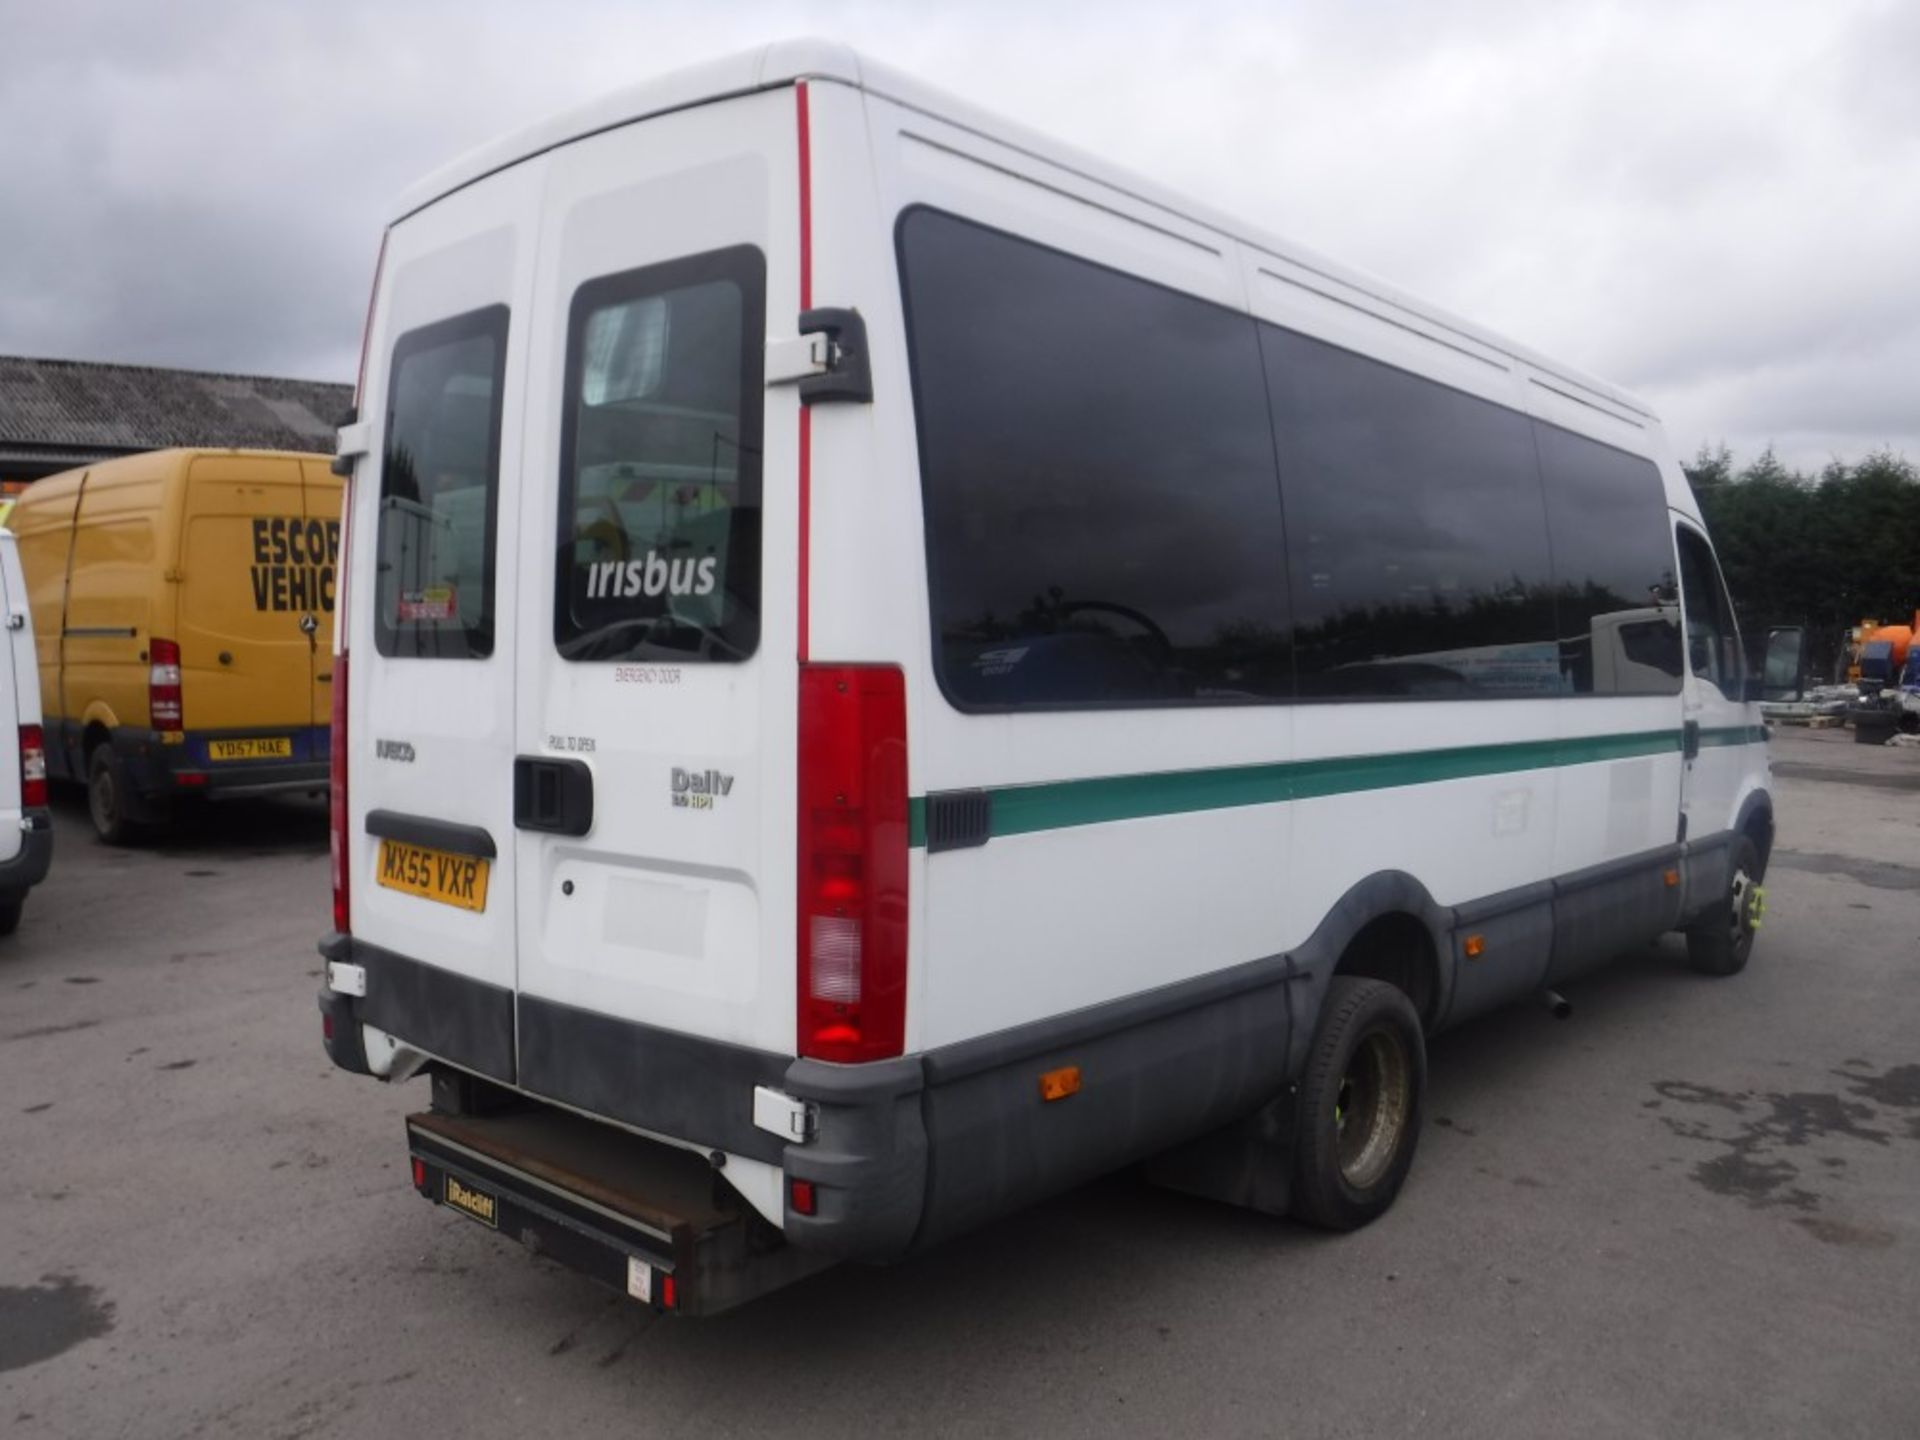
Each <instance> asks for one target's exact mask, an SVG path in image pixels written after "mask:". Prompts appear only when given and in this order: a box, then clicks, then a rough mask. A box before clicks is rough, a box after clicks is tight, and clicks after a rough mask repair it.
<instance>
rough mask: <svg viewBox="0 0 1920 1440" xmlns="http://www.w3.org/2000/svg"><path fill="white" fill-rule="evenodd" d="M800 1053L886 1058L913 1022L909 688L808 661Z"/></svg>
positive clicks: (803, 701) (874, 670) (892, 673)
mask: <svg viewBox="0 0 1920 1440" xmlns="http://www.w3.org/2000/svg"><path fill="white" fill-rule="evenodd" d="M799 858H800V864H799V872H798V873H799V883H800V904H799V911H800V915H799V919H800V926H799V936H798V941H799V946H798V958H799V975H798V979H799V1001H800V1004H799V1020H800V1029H799V1036H798V1042H799V1043H798V1047H797V1048H798V1049H799V1052H800V1054H802V1055H805V1056H808V1057H810V1058H812V1059H815V1060H833V1061H840V1062H852V1061H862V1060H884V1059H886V1058H888V1057H889V1056H893V1055H898V1054H900V1053H901V1052H902V1051H903V1050H904V1049H905V1048H906V1032H907V690H906V677H905V676H904V675H903V674H902V673H901V671H900V670H898V669H897V668H895V667H892V666H881V665H802V666H801V667H800V856H799Z"/></svg>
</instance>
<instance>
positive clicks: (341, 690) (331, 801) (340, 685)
mask: <svg viewBox="0 0 1920 1440" xmlns="http://www.w3.org/2000/svg"><path fill="white" fill-rule="evenodd" d="M344 558H345V557H344V556H343V557H342V565H341V569H342V571H343V572H344V571H345V568H346V567H345V563H344ZM327 849H328V852H329V853H330V855H331V857H332V862H333V928H334V929H335V930H337V931H339V932H340V933H341V934H342V935H345V934H348V933H349V932H350V931H351V930H352V929H353V926H352V924H351V923H350V922H351V920H352V918H353V917H352V907H351V906H350V905H349V903H348V901H349V898H350V897H349V895H348V893H347V891H348V885H347V656H346V652H345V651H344V650H343V651H341V652H340V654H338V655H336V656H334V657H333V714H332V716H331V718H330V721H329V724H328V726H327Z"/></svg>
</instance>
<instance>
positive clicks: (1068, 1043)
mask: <svg viewBox="0 0 1920 1440" xmlns="http://www.w3.org/2000/svg"><path fill="white" fill-rule="evenodd" d="M336 467H337V468H338V469H339V470H340V471H341V472H342V473H343V474H346V475H348V476H349V477H350V484H349V490H350V498H349V501H348V503H347V507H346V514H347V521H346V525H347V532H348V541H347V545H346V559H345V570H344V576H343V581H344V583H343V597H342V600H341V605H342V610H341V618H340V622H339V627H338V641H337V648H338V652H339V653H338V657H337V661H336V663H335V665H334V667H333V674H334V677H335V678H334V683H333V691H332V694H333V703H334V707H335V708H334V715H333V724H332V731H331V743H332V747H333V862H334V933H333V934H331V935H330V936H329V937H328V938H327V939H326V940H325V941H324V943H323V947H322V948H323V953H324V954H325V956H326V959H327V961H328V964H327V968H326V982H325V986H324V988H323V990H322V992H321V996H320V1006H321V1010H322V1014H323V1029H324V1032H325V1036H326V1044H327V1049H328V1053H329V1054H330V1055H331V1057H332V1058H333V1060H334V1061H335V1063H336V1064H338V1065H340V1066H341V1067H343V1068H345V1069H348V1070H351V1071H355V1072H360V1073H366V1074H371V1075H374V1076H377V1077H380V1078H381V1079H384V1080H388V1081H399V1080H404V1079H406V1078H408V1077H411V1076H416V1075H419V1074H421V1073H423V1072H424V1073H427V1074H430V1075H431V1077H432V1085H431V1088H432V1104H431V1107H430V1108H429V1109H427V1110H424V1111H422V1112H420V1113H419V1114H416V1115H413V1116H411V1117H410V1118H409V1120H408V1127H407V1128H408V1143H409V1146H410V1151H411V1159H412V1165H413V1179H414V1183H415V1185H416V1187H417V1188H418V1189H419V1190H420V1191H421V1192H422V1193H423V1194H424V1195H426V1196H427V1197H428V1198H429V1199H431V1200H432V1201H434V1202H435V1203H436V1204H440V1205H445V1206H450V1207H452V1208H455V1209H457V1210H459V1211H460V1212H461V1213H463V1214H465V1215H467V1216H469V1217H471V1218H472V1219H474V1220H475V1221H476V1222H478V1223H480V1224H483V1225H486V1226H490V1227H493V1228H496V1229H498V1230H500V1231H503V1232H505V1233H507V1234H509V1235H512V1236H515V1237H516V1238H519V1239H521V1240H523V1241H525V1242H527V1243H528V1244H531V1245H534V1246H537V1247H539V1248H540V1249H542V1250H544V1251H545V1252H547V1253H550V1254H552V1255H555V1256H557V1257H559V1258H561V1259H562V1260H564V1261H566V1262H567V1263H570V1264H572V1265H575V1266H578V1267H579V1268H581V1269H582V1270H585V1271H586V1272H588V1273H589V1274H592V1275H594V1276H596V1277H597V1278H599V1279H601V1280H604V1281H605V1282H607V1283H608V1284H611V1285H614V1286H617V1287H619V1288H620V1289H622V1290H624V1291H626V1292H627V1293H630V1294H632V1295H634V1296H636V1297H639V1298H641V1299H643V1300H645V1301H646V1302H648V1303H650V1304H652V1305H654V1306H656V1307H659V1308H661V1309H665V1310H672V1311H677V1312H681V1313H686V1314H701V1313H712V1312H714V1311H717V1310H721V1309H724V1308H726V1307H728V1306H730V1305H734V1304H737V1303H739V1302H740V1301H742V1300H744V1299H747V1298H749V1297H750V1296H752V1295H754V1294H756V1293H759V1292H761V1291H764V1290H766V1289H768V1288H770V1287H771V1286H774V1285H778V1284H781V1283H784V1282H785V1281H787V1280H790V1279H793V1278H795V1277H796V1276H799V1275H802V1274H805V1273H807V1272H808V1271H810V1270H813V1269H816V1268H818V1267H820V1266H822V1265H824V1264H826V1263H828V1262H829V1261H831V1260H834V1259H843V1258H852V1259H859V1260H865V1261H892V1260H897V1259H900V1258H902V1257H905V1256H908V1255H911V1254H913V1253H915V1252H917V1251H920V1250H923V1249H925V1248H926V1247H927V1246H930V1245H933V1244H935V1243H937V1242H939V1241H941V1240H943V1239H945V1238H947V1237H949V1236H953V1235H955V1234H958V1233H960V1232H962V1231H964V1230H966V1229H968V1228H970V1227H972V1226H976V1225H979V1224H981V1223H982V1222H984V1221H987V1220H989V1219H992V1218H993V1217H995V1216H998V1215H1002V1214H1005V1213H1006V1212H1008V1211H1009V1210H1010V1209H1012V1208H1014V1207H1017V1206H1020V1205H1024V1204H1026V1203H1028V1202H1030V1201H1033V1200H1035V1199H1037V1198H1039V1197H1041V1196H1044V1195H1047V1194H1049V1193H1053V1192H1057V1191H1059V1190H1062V1189H1064V1188H1066V1187H1069V1186H1072V1185H1075V1184H1077V1183H1079V1182H1081V1181H1084V1180H1086V1179H1087V1178H1089V1177H1091V1176H1095V1175H1098V1174H1101V1173H1103V1172H1107V1171H1111V1170H1114V1169H1116V1168H1118V1167H1122V1166H1126V1165H1130V1164H1134V1163H1136V1162H1150V1168H1151V1173H1153V1174H1154V1175H1156V1176H1158V1177H1159V1178H1161V1179H1163V1180H1165V1181H1166V1182H1168V1183H1171V1184H1173V1185H1176V1186H1180V1187H1183V1188H1185V1189H1188V1190H1191V1191H1195V1192H1198V1193H1201V1194H1207V1195H1214V1196H1218V1197H1220V1198H1221V1199H1225V1200H1229V1201H1233V1202H1236V1203H1240V1204H1243V1205H1248V1206H1252V1207H1254V1208H1257V1209H1260V1210H1263V1211H1268V1212H1272V1213H1276V1214H1291V1215H1294V1216H1297V1217H1299V1218H1301V1219H1304V1220H1306V1221H1308V1222H1310V1223H1313V1224H1315V1225H1319V1226H1324V1227H1331V1228H1335V1229H1351V1228H1353V1227H1356V1226H1359V1225H1362V1224H1364V1223H1366V1222H1367V1221H1368V1220H1370V1219H1372V1218H1373V1217H1375V1216H1377V1215H1379V1214H1380V1213H1381V1212H1382V1211H1383V1210H1384V1209H1385V1208H1386V1207H1387V1206H1388V1205H1389V1204H1390V1203H1391V1202H1392V1201H1393V1198H1394V1196H1395V1194H1396V1193H1397V1191H1398V1190H1399V1188H1400V1186H1401V1184H1402V1181H1403V1180H1404V1179H1405V1177H1406V1175H1407V1171H1408V1167H1409V1165H1410V1164H1411V1163H1412V1160H1413V1157H1414V1149H1415V1143H1416V1141H1417V1139H1418V1136H1419V1133H1420V1127H1421V1122H1422V1116H1423V1095H1424V1089H1425V1079H1426V1061H1425V1053H1426V1052H1425V1040H1426V1037H1427V1036H1430V1035H1432V1034H1433V1033H1435V1032H1436V1031H1438V1030H1440V1029H1442V1028H1443V1027H1446V1026H1450V1025H1455V1024H1458V1023H1460V1022H1461V1021H1463V1020H1466V1019H1468V1018H1470V1017H1472V1016H1474V1015H1477V1014H1480V1013H1482V1012H1484V1011H1486V1010H1487V1009H1489V1008H1490V1007H1492V1006H1496V1005H1500V1004H1502V1003H1505V1002H1507V1001H1511V1000H1515V999H1519V998H1523V997H1527V996H1531V995H1537V994H1542V993H1546V992H1549V991H1550V990H1552V989H1553V988H1554V987H1558V986H1561V985H1562V984H1564V983H1565V982H1567V981H1569V980H1571V979H1572V978H1573V977H1575V976H1577V975H1578V974H1580V973H1581V972H1582V971H1584V970H1586V969H1588V968H1589V967H1591V966H1594V965H1596V964H1598V963H1600V962H1602V961H1604V960H1606V959H1608V958H1609V957H1611V956H1613V955H1616V954H1618V953H1620V952H1621V951H1623V950H1627V949H1630V948H1632V947H1635V946H1640V945H1644V944H1646V943H1647V942H1649V941H1652V940H1653V939H1654V938H1655V937H1657V936H1660V935H1661V934H1663V933H1665V932H1668V931H1673V930H1681V931H1684V932H1685V933H1686V935H1687V943H1688V946H1689V949H1690V951H1691V954H1692V956H1693V958H1694V960H1695V962H1696V964H1697V965H1698V966H1699V967H1700V968H1702V969H1705V970H1708V971H1711V972H1713V973H1716V974H1728V973H1731V972H1734V971H1737V970H1739V969H1740V968H1741V967H1742V966H1743V965H1744V963H1745V962H1746V959H1747V956H1748V951H1749V949H1750V947H1751V945H1752V941H1753V931H1754V926H1755V922H1756V919H1757V916H1758V913H1759V908H1760V904H1761V892H1760V883H1761V879H1762V875H1763V872H1764V868H1765V865H1766V860H1767V853H1768V849H1769V846H1770V843H1771V840H1772V836H1773V815H1772V805H1771V800H1770V798H1769V785H1768V769H1767V759H1766V750H1765V744H1764V741H1765V732H1764V730H1763V728H1762V726H1761V723H1760V719H1759V710H1758V706H1757V704H1756V703H1755V701H1756V700H1757V694H1755V693H1753V691H1752V689H1751V687H1750V685H1749V681H1748V679H1747V677H1746V675H1745V674H1744V672H1743V669H1742V661H1741V646H1740V642H1739V636H1738V634H1737V632H1736V629H1735V625H1734V618H1733V610H1732V607H1731V605H1730V603H1729V601H1728V597H1727V593H1726V591H1725V589H1724V587H1723V586H1722V583H1721V580H1720V576H1719V572H1718V570H1717V568H1716V564H1715V560H1714V556H1713V551H1712V548H1711V546H1710V545H1709V543H1708V540H1707V537H1706V534H1705V531H1704V529H1703V528H1702V524H1701V519H1700V514H1699V511H1698V509H1697V508H1696V507H1695V504H1694V501H1693V498H1692V496H1691V494H1690V493H1689V491H1688V487H1687V484H1686V481H1685V479H1684V477H1683V476H1682V474H1681V471H1680V469H1679V467H1678V466H1677V465H1676V464H1675V462H1674V459H1673V456H1672V453H1671V451H1670V449H1669V447H1668V444H1667V441H1666V439H1665V437H1664V435H1663V433H1662V430H1661V426H1660V423H1659V421H1658V420H1657V419H1656V418H1655V416H1654V415H1653V414H1652V413H1651V412H1650V411H1649V409H1648V408H1647V406H1646V405H1644V404H1643V403H1642V402H1640V401H1639V400H1636V399H1635V398H1634V397H1633V396H1631V395H1629V394H1626V393H1624V392H1622V391H1621V390H1619V389H1617V388H1615V387H1614V386H1611V385H1608V384H1605V383H1603V382H1601V381H1598V380H1594V379H1591V378H1588V377H1586V376H1583V375H1581V374H1580V373H1578V372H1576V371H1574V370H1571V369H1569V368H1567V367H1566V366H1563V365H1560V364H1558V363H1556V362H1553V361H1550V360H1547V359H1545V358H1543V357H1541V356H1538V355H1535V354H1533V353H1532V352H1530V351H1528V350H1525V349H1522V348H1520V347H1518V346H1516V345H1514V344H1512V343H1510V342H1508V341H1506V340H1503V339H1501V338H1500V337H1498V336H1496V335H1493V334H1490V333H1488V332H1487V331H1485V330H1483V329H1481V328H1479V327H1477V326H1475V325H1472V324H1469V323H1466V322H1464V321H1461V320H1458V319H1455V318H1453V317H1451V316H1448V315H1446V314H1444V313H1442V312H1440V311H1438V310H1436V309H1434V308H1432V307H1430V306H1427V305H1424V304H1422V303H1420V302H1418V301H1416V300H1413V299H1411V298H1409V297H1407V296H1405V295H1401V294H1399V293H1397V292H1395V291H1392V290H1390V289H1388V288H1386V287H1384V286H1381V285H1379V284H1377V283H1375V282H1373V281H1371V280H1369V279H1366V278H1365V277H1362V276H1360V275H1357V274H1354V273H1352V272H1350V271H1348V270H1346V269H1344V268H1342V267H1340V266H1338V265H1335V264H1333V263H1331V262H1329V261H1326V260H1324V259H1321V258H1320V257H1318V256H1315V255H1312V254H1310V253H1307V252H1305V251H1303V250H1301V249H1299V248H1298V247H1296V246H1293V245H1290V244H1288V243H1286V242H1284V241H1281V240H1278V239H1275V238H1273V237H1271V236H1268V235H1264V234H1262V233H1260V232H1259V231H1258V230H1256V229H1253V228H1251V227H1248V226H1245V225H1241V224H1239V223H1237V222H1235V221H1233V220H1231V219H1228V218H1226V217H1224V216H1219V215H1215V214H1211V213H1209V212H1207V211H1206V210H1204V209H1202V208H1200V207H1197V206H1194V205H1191V204H1189V203H1187V202H1185V201H1183V200H1181V199H1179V198H1178V197H1176V196H1173V195H1170V194H1167V193H1165V192H1163V191H1162V190H1160V189H1158V188H1157V187H1155V186H1153V185H1151V184H1148V183H1146V182H1144V181H1141V180H1139V179H1137V178H1135V177H1133V176H1130V175H1128V174H1126V173H1125V172H1123V171H1120V170H1117V169H1114V168H1112V167H1111V166H1109V165H1107V164H1106V163H1104V162H1103V161H1100V160H1096V159H1093V158H1091V157H1089V156H1087V155H1084V154H1080V153H1078V152H1075V151H1073V150H1070V149H1067V148H1065V147H1063V146H1060V145H1057V144H1055V143H1053V142H1051V141H1049V140H1047V139H1045V138H1043V137H1041V136H1038V135H1034V134H1031V133H1029V132H1027V131H1025V130H1022V129H1020V128H1019V127H1017V126H1013V125H1009V124H1006V123H1003V122H1002V121H999V120H997V119H995V118H993V117H991V116H989V115H985V114H983V113H981V112H979V111H977V110H975V109H973V108H972V107H970V106H968V105H966V104H964V103H962V102H959V101H956V100H954V99H952V98H950V97H948V96H946V95H943V94H941V93H939V92H937V91H935V90H932V89H929V88H928V87H926V86H924V85H922V84H920V83H918V82H916V81H914V80H912V79H910V78H908V77H906V76H903V75H900V74H898V73H896V72H894V71H892V70H890V69H887V68H885V67H884V66H881V65H877V64H874V63H871V62H870V61H868V60H865V59H863V58H861V57H860V56H857V55H855V54H853V53H851V52H849V51H847V50H845V49H843V48H841V47H838V46H835V45H830V44H824V43H819V42H798V43H788V44H779V45H774V46H771V47H768V48H765V49H761V50H758V51H755V52H753V53H751V54H747V55H743V56H739V57H737V58H734V59H730V60H725V61H722V62H719V63H716V64H711V65H708V66H705V67H703V68H700V69H697V70H692V71H688V72H685V73H682V74H677V75H674V76H670V77H668V78H665V79H661V80H656V81H652V82H650V83H647V84H644V85H641V86H638V87H637V88H634V89H631V90H627V91H624V92H622V93H620V94H617V95H614V96H611V97H609V98H607V99H605V100H602V101H599V102H596V103H594V104H591V105H589V106H587V107H585V108H584V109H581V110H578V111H576V112H574V113H572V114H570V115H566V116H564V117H561V118H559V119H556V120H552V121H549V122H547V123H545V124H542V125H539V126H536V127H535V128H533V129H532V130H530V131H527V132H525V133H523V134H520V135H517V136H514V137H513V138H511V139H508V140H504V141H501V142H499V143H497V144H494V145H491V146H489V147H487V148H484V149H482V150H480V151H477V152H475V153H473V154H471V155H468V156H467V157H465V158H464V159H462V160H459V161H457V162H456V163H454V164H453V165H452V166H450V167H449V168H448V169H446V170H444V171H442V172H440V173H439V174H438V175H435V176H434V177H432V178H431V179H429V180H428V181H426V182H425V183H423V184H422V185H420V186H419V187H418V188H417V189H415V190H414V191H413V192H412V193H411V194H410V195H408V196H407V197H405V198H404V199H403V200H402V201H401V202H400V203H399V204H398V205H397V206H396V207H395V208H394V209H393V211H392V219H391V223H390V224H389V226H388V227H387V229H386V233H385V237H384V241H383V243H382V248H381V261H380V264H379V266H378V270H377V275H376V279H375V283H374V289H373V295H372V301H371V308H370V312H369V317H368V325H367V335H366V343H365V351H364V356H363V361H362V376H361V383H360V386H359V393H358V402H357V410H356V414H355V417H354V418H353V420H352V422H351V423H349V424H348V425H347V426H346V427H345V428H344V429H343V430H342V432H341V444H340V455H339V459H338V460H337V461H336Z"/></svg>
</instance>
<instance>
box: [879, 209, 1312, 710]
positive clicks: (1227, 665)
mask: <svg viewBox="0 0 1920 1440" xmlns="http://www.w3.org/2000/svg"><path fill="white" fill-rule="evenodd" d="M898 242H899V249H900V257H901V268H902V277H903V280H902V283H903V289H904V294H905V299H906V303H907V322H908V344H909V351H910V357H911V360H912V365H913V381H914V406H915V413H916V417H917V421H918V431H919V442H920V469H921V483H922V487H923V495H924V502H925V519H926V545H927V569H928V582H929V592H930V599H931V607H932V618H933V628H934V637H933V638H934V659H935V671H936V674H937V675H938V677H939V681H940V685H941V689H942V690H943V692H944V693H945V694H946V696H947V698H948V700H949V701H950V702H952V703H953V704H954V705H955V706H956V707H957V708H960V709H962V710H971V711H1002V710H1018V709H1062V708H1087V707H1102V706H1145V705H1212V704H1234V703H1240V704H1245V703H1249V702H1261V701H1269V702H1270V701H1273V700H1280V699H1285V698H1286V697H1287V696H1288V695H1289V694H1290V693H1291V689H1292V680H1291V675H1290V673H1289V665H1288V659H1287V638H1286V632H1287V624H1288V619H1287V597H1286V559H1285V548H1286V547H1285V544H1284V540H1283V537H1282V533H1281V514H1280V494H1279V483H1278V477H1277V474H1276V471H1275V466H1274V457H1273V437H1272V429H1271V426H1270V425H1269V423H1268V419H1267V404H1266V395H1265V393H1264V386H1263V385H1262V383H1261V378H1260V352H1259V343H1258V339H1257V336H1256V334H1255V331H1254V326H1253V321H1252V320H1251V319H1250V318H1249V317H1248V316H1246V315H1244V314H1241V313H1238V312H1235V311H1231V310H1227V309H1224V308H1222V307H1220V306H1216V305H1212V304H1209V303H1207V302H1205V301H1202V300H1198V299H1195V298H1193V297H1192V296H1188V295H1183V294H1180V293H1179V292H1177V291H1173V290H1168V289H1165V288H1163V287H1161V286H1159V285H1155V284H1152V283H1150V282H1148V281H1144V280H1140V279H1137V278H1134V277H1131V276H1128V275H1123V274H1120V273H1118V272H1115V271H1112V270H1108V269H1105V268H1104V267H1101V266H1098V265H1095V264H1092V263H1090V262H1088V261H1085V260H1081V259H1078V258H1075V257H1073V256H1069V255H1065V254H1062V253H1060V252H1058V251H1054V250H1049V249H1046V248H1044V247H1042V246H1040V245H1038V244H1034V243H1032V242H1029V241H1026V240H1022V239H1018V238H1016V237H1014V236H1011V235H1006V234H1003V233H1001V232H998V231H994V230H989V229H986V228H985V227H983V226H979V225H975V224H972V223H971V222H968V221H964V220H960V219H957V218H955V217H953V216H950V215H946V214H943V213H941V212H939V211H934V210H929V209H925V208H915V209H911V210H909V211H907V212H906V214H905V215H904V216H903V217H902V219H901V221H900V225H899V231H898Z"/></svg>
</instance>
